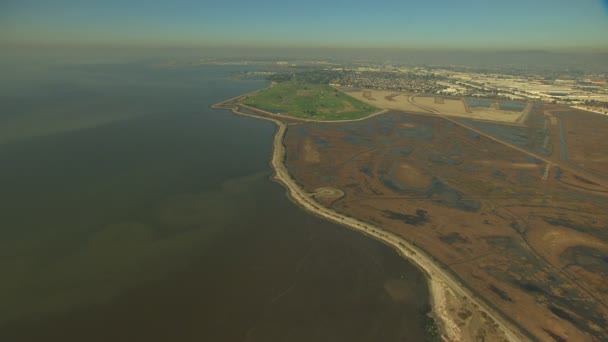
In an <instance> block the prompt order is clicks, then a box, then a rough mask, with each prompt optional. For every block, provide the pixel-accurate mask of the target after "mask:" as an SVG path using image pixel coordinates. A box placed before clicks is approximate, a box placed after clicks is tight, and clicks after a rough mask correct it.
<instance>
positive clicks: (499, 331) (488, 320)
mask: <svg viewBox="0 0 608 342" xmlns="http://www.w3.org/2000/svg"><path fill="white" fill-rule="evenodd" d="M244 96H247V94H246V95H241V96H239V97H236V98H232V99H229V100H227V101H224V102H222V103H218V104H216V105H214V106H213V108H218V109H229V110H231V111H232V112H233V113H235V114H238V115H244V116H249V117H254V118H257V119H265V120H269V121H272V122H274V123H275V124H276V126H277V129H276V131H275V135H274V140H273V152H272V158H271V161H270V163H271V165H272V168H273V169H274V180H276V181H277V182H279V183H280V184H282V185H283V186H284V187H285V188H286V189H287V194H288V196H289V198H290V199H291V200H292V201H293V202H294V203H296V204H297V205H299V206H300V207H302V208H303V209H305V210H307V211H309V212H311V213H312V214H314V215H317V216H319V217H322V218H325V219H327V220H329V221H332V222H335V223H338V224H341V225H343V226H346V227H348V228H350V229H353V230H356V231H359V232H361V233H363V234H365V235H367V236H369V237H372V238H374V239H377V240H379V241H381V242H383V243H385V244H386V245H389V246H391V247H392V248H394V249H395V250H396V251H397V252H398V253H399V254H400V255H401V256H403V257H404V258H406V259H408V260H409V261H410V262H412V263H413V264H415V265H416V266H417V267H419V268H420V269H421V270H422V271H423V272H424V273H425V274H426V276H427V278H428V283H429V288H430V293H431V301H432V303H431V306H432V314H433V316H434V318H435V319H436V321H437V323H438V325H439V327H440V329H441V335H442V339H443V340H446V341H470V340H476V338H477V337H479V336H478V335H479V332H480V331H482V332H483V334H484V335H485V338H486V340H492V341H526V340H527V338H526V337H525V335H524V334H523V333H521V332H520V331H519V329H518V328H517V327H515V326H514V325H513V324H511V323H510V322H509V321H508V320H507V319H505V318H504V317H502V316H501V315H500V314H499V313H498V312H496V311H495V310H494V309H493V308H491V307H490V306H489V305H488V304H487V303H485V302H484V301H483V300H482V299H481V298H479V297H477V296H476V295H475V294H474V293H473V292H472V291H470V290H469V289H468V288H467V287H465V286H464V285H463V284H461V283H460V281H458V280H457V279H456V277H454V276H453V275H452V274H451V273H450V272H449V271H448V270H447V269H444V268H443V267H442V266H441V265H440V264H438V263H436V262H435V261H434V260H433V258H432V257H431V256H430V255H428V254H427V253H426V252H424V251H423V250H421V249H420V248H418V247H416V246H414V245H412V244H411V243H409V242H408V241H406V240H404V239H403V238H401V237H399V236H397V235H395V234H393V233H390V232H387V231H384V230H382V229H381V228H379V227H376V226H373V225H371V224H369V223H366V222H363V221H360V220H358V219H355V218H352V217H348V216H345V215H343V214H341V213H339V212H336V211H334V210H332V209H329V208H327V207H324V206H322V205H321V204H319V203H318V202H317V201H316V200H315V199H314V198H313V196H312V194H309V193H307V192H306V191H305V190H304V189H302V188H301V187H299V186H298V184H297V183H296V182H295V181H294V179H293V178H292V177H291V176H290V175H289V172H288V170H287V168H286V166H285V164H284V158H285V152H286V151H285V146H284V145H283V138H284V136H285V133H286V131H287V124H285V123H284V122H283V121H281V120H279V116H278V115H276V114H273V113H270V112H264V111H260V110H259V109H258V110H256V111H255V113H258V112H264V113H263V115H254V114H250V113H245V112H242V111H240V109H241V108H243V109H245V110H247V111H248V112H251V111H250V110H249V108H247V107H246V106H243V105H242V104H239V103H238V99H239V98H242V97H244ZM383 112H384V111H383ZM383 112H379V113H376V114H375V115H379V114H382V113H383ZM260 114H262V113H260ZM364 119H365V118H364ZM358 120H361V119H358ZM295 121H298V120H295ZM463 312H466V314H467V315H468V316H469V319H468V320H467V323H466V324H463V321H462V320H461V319H459V318H458V315H459V314H462V313H463Z"/></svg>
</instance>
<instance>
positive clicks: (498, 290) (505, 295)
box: [488, 285, 513, 302]
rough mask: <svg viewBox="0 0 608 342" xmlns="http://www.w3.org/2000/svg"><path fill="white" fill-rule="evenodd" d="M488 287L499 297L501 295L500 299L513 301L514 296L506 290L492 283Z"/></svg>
mask: <svg viewBox="0 0 608 342" xmlns="http://www.w3.org/2000/svg"><path fill="white" fill-rule="evenodd" d="M488 288H489V289H490V291H492V292H494V293H496V294H497V295H498V297H500V299H502V300H506V301H507V302H513V298H511V297H509V295H508V294H507V293H506V292H505V291H503V290H501V289H499V288H498V287H496V286H494V285H490V286H489V287H488Z"/></svg>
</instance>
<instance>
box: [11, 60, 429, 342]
mask: <svg viewBox="0 0 608 342" xmlns="http://www.w3.org/2000/svg"><path fill="white" fill-rule="evenodd" d="M234 69H235V68H227V67H213V68H211V67H201V68H187V69H186V68H184V69H180V68H177V69H168V68H154V67H146V66H141V65H79V66H72V67H68V68H65V67H64V68H54V69H50V70H46V71H45V72H44V73H37V74H36V75H29V74H24V75H20V76H13V77H12V78H9V79H8V80H5V81H4V82H2V84H0V90H2V95H0V165H1V168H0V189H2V191H0V222H1V225H0V255H1V258H0V279H2V281H1V282H0V303H2V305H0V340H1V341H421V340H424V339H428V338H429V336H428V334H427V333H426V332H425V331H426V330H427V329H428V327H429V324H430V322H429V319H428V318H427V316H426V311H428V301H429V298H428V291H427V287H426V282H425V280H424V277H423V275H422V274H421V273H420V272H419V271H417V270H416V269H415V268H414V267H413V266H412V265H411V264H409V263H407V262H405V261H404V260H402V259H401V258H399V257H398V256H397V255H396V254H395V253H394V252H393V251H392V250H391V249H389V248H387V247H385V246H383V245H382V244H380V243H378V242H376V241H373V240H370V239H369V238H366V237H363V236H361V235H359V234H357V233H355V232H352V231H350V230H348V229H345V228H343V227H340V226H336V225H333V224H330V223H328V222H325V221H323V220H320V219H318V218H316V217H314V216H311V215H309V214H307V213H305V212H303V211H302V210H300V209H299V208H298V207H296V206H295V205H293V204H292V203H291V202H289V201H288V200H287V198H286V196H285V193H284V190H283V188H282V187H280V186H279V185H278V184H276V183H273V182H271V181H270V180H269V179H268V178H269V176H270V173H271V171H270V168H269V165H268V159H269V156H270V148H271V142H272V133H273V131H274V127H273V126H272V124H271V123H269V122H263V121H259V120H254V119H248V118H244V117H237V116H234V115H232V114H230V113H229V112H227V111H221V110H212V109H209V105H211V104H213V103H215V102H218V101H220V100H222V99H225V98H228V97H232V96H235V95H238V94H240V93H243V92H246V91H251V90H254V89H258V88H260V87H263V86H264V85H265V83H264V82H261V81H246V82H245V81H235V80H228V79H227V76H228V75H229V74H230V72H231V71H233V70H234ZM15 75H18V74H17V73H16V74H15ZM9 83H10V84H9Z"/></svg>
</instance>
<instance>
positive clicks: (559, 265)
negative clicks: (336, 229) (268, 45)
mask: <svg viewBox="0 0 608 342" xmlns="http://www.w3.org/2000/svg"><path fill="white" fill-rule="evenodd" d="M544 109H547V108H540V107H539V108H538V109H536V110H535V111H534V112H533V113H532V114H530V115H531V117H530V122H531V124H530V125H532V127H528V126H526V127H517V126H513V125H503V124H496V123H488V122H476V121H474V120H469V119H467V120H465V121H453V120H448V119H446V118H443V117H440V116H430V115H422V114H406V113H389V114H384V115H381V116H377V117H374V118H370V119H367V120H365V121H357V122H350V123H340V124H329V123H306V124H297V125H290V126H288V131H287V135H286V137H285V141H284V143H285V146H286V147H287V159H286V164H287V167H288V170H289V173H290V174H291V176H292V177H293V178H294V179H295V180H296V181H297V183H298V184H300V185H301V186H302V187H303V188H304V189H305V190H306V191H309V192H314V191H315V189H319V188H325V187H330V188H332V189H339V190H341V191H342V192H343V196H342V197H340V198H339V199H336V200H332V201H331V203H330V204H326V205H328V206H329V207H330V208H331V209H333V210H335V211H336V212H340V213H344V214H345V215H347V216H349V217H353V218H356V219H359V220H361V221H364V222H368V223H370V224H373V225H374V226H376V227H382V229H384V230H386V231H388V232H391V233H394V234H395V235H397V236H400V237H402V238H403V239H405V240H407V241H409V242H411V243H412V244H414V245H415V246H418V247H420V248H421V249H422V250H424V251H426V252H427V253H429V254H430V255H432V256H433V257H435V258H436V259H437V261H438V263H440V264H441V265H444V267H446V268H447V269H449V270H450V271H451V272H453V273H454V274H456V276H457V277H458V278H460V279H462V281H463V282H464V283H466V284H467V285H468V286H469V287H471V288H472V289H474V291H475V292H476V293H477V294H479V295H481V296H482V297H483V298H485V299H486V300H487V301H488V302H489V303H491V304H492V305H493V306H495V307H496V308H497V309H499V310H500V311H501V312H503V313H504V314H506V315H507V316H508V317H510V318H511V319H512V320H513V321H514V322H515V324H517V325H518V326H520V327H522V328H523V329H525V330H526V331H528V332H529V333H531V334H532V335H533V336H535V337H536V338H538V339H540V340H543V341H594V340H595V341H597V340H606V339H608V332H607V331H606V327H607V326H608V306H607V304H608V243H607V242H608V226H607V222H608V188H606V187H604V186H603V185H602V184H600V183H597V182H594V181H592V180H590V179H593V180H597V181H598V182H599V181H600V180H601V179H599V178H601V175H596V177H595V178H591V177H592V176H593V175H592V174H590V172H593V171H595V170H598V169H599V168H601V167H603V168H604V169H605V168H606V167H608V163H607V162H606V160H605V159H602V158H601V156H600V155H599V154H597V157H596V158H593V159H592V160H591V162H590V163H588V164H585V165H580V162H579V163H576V164H575V163H574V162H572V163H573V164H574V165H573V166H572V165H567V164H565V163H562V162H561V161H560V160H559V158H558V156H559V154H560V151H561V143H560V141H556V142H552V143H551V144H549V143H547V142H546V138H545V136H552V134H551V131H550V130H549V129H547V130H544V129H543V127H544V125H545V121H546V120H548V121H550V118H548V117H546V116H545V115H544V114H543V113H544ZM548 109H551V110H556V108H548ZM560 110H562V111H566V112H567V111H568V109H567V108H562V109H560ZM560 115H561V116H565V115H566V114H564V113H561V112H560ZM577 115H582V114H580V113H577ZM579 119H580V120H585V119H584V118H579ZM573 121H574V120H573ZM593 123H594V125H595V128H594V131H593V132H595V133H596V134H593V132H590V131H589V130H591V128H590V127H588V126H587V125H583V124H581V123H579V124H578V126H574V123H569V125H570V126H568V127H577V128H573V129H571V131H573V132H576V129H578V130H584V131H585V132H586V134H585V135H584V136H582V135H578V136H577V139H578V140H576V141H575V142H570V141H568V143H567V144H568V147H569V151H570V153H574V151H578V150H577V148H579V149H581V150H585V149H583V148H582V146H587V148H592V149H593V150H594V151H597V150H600V151H607V150H608V141H601V139H596V137H597V136H598V134H601V132H606V131H607V130H608V121H598V120H595V121H593ZM549 124H550V122H549ZM535 125H538V126H540V127H536V126H535ZM468 127H471V128H472V129H469V128H468ZM556 127H558V125H556ZM568 132H570V131H568ZM543 134H544V135H543ZM570 134H573V133H570ZM585 139H588V140H587V142H585V141H584V140H585ZM310 141H312V142H313V143H314V144H313V145H308V147H307V148H302V144H310V143H309V142H310ZM579 146H580V147H579ZM555 151H556V152H555ZM594 151H593V152H589V153H594ZM554 152H555V153H554ZM308 153H310V154H312V155H314V156H315V157H314V159H315V162H314V163H310V162H307V160H309V159H310V157H308V156H307V154H308ZM579 153H582V152H579ZM588 155H589V154H587V155H586V156H588ZM594 156H595V155H594ZM583 160H585V159H583ZM579 168H580V169H581V170H580V172H579ZM584 168H589V172H586V170H583V169H584ZM602 183H604V182H602ZM462 312H463V313H461V314H459V315H457V317H460V318H461V320H460V321H457V322H456V324H457V325H463V326H465V323H466V322H467V320H468V314H467V313H466V311H462ZM482 330H483V329H482ZM484 331H485V330H484ZM478 333H479V331H478ZM486 340H491V339H486Z"/></svg>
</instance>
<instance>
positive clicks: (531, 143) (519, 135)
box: [460, 119, 551, 156]
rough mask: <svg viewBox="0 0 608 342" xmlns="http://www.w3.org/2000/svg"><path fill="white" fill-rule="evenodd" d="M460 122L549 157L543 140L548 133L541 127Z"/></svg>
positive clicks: (473, 121) (549, 148)
mask: <svg viewBox="0 0 608 342" xmlns="http://www.w3.org/2000/svg"><path fill="white" fill-rule="evenodd" d="M460 121H461V122H462V123H464V124H466V125H467V126H470V127H473V128H476V129H478V130H480V131H482V132H484V133H487V134H489V135H492V136H494V137H496V138H498V139H500V140H503V141H506V142H508V143H511V144H513V145H517V146H520V147H523V148H525V149H527V150H530V151H533V152H536V153H538V154H541V155H544V156H549V155H551V146H549V145H547V146H546V145H545V138H546V137H547V136H548V134H549V131H547V130H546V129H545V128H544V127H543V126H540V127H538V126H536V125H530V126H528V127H521V126H511V125H503V124H499V123H491V122H481V121H475V120H471V119H460Z"/></svg>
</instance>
